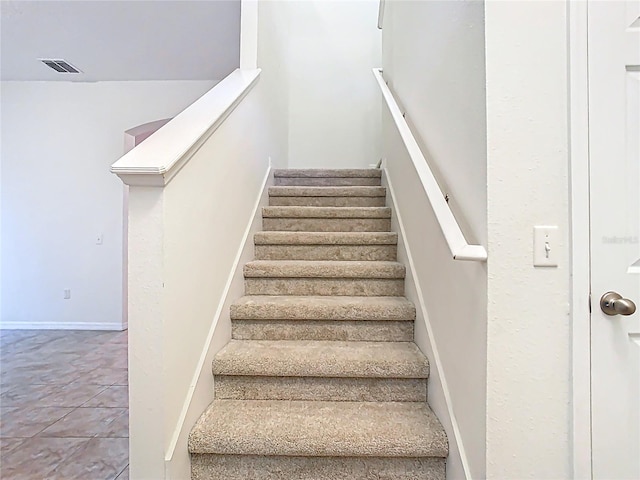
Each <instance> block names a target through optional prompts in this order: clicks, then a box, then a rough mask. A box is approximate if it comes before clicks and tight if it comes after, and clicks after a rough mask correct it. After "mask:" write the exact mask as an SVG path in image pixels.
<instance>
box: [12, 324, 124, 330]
mask: <svg viewBox="0 0 640 480" xmlns="http://www.w3.org/2000/svg"><path fill="white" fill-rule="evenodd" d="M126 329H127V326H126V325H123V324H122V323H117V322H114V323H93V322H0V330H113V331H120V332H121V331H122V330H126Z"/></svg>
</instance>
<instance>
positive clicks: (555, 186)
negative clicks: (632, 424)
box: [485, 1, 571, 480]
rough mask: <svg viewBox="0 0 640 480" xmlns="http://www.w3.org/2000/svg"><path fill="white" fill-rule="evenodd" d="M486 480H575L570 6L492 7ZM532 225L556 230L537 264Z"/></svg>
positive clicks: (488, 20)
mask: <svg viewBox="0 0 640 480" xmlns="http://www.w3.org/2000/svg"><path fill="white" fill-rule="evenodd" d="M485 20H486V49H487V54H486V55H487V57H486V58H487V60H486V61H487V137H488V148H487V154H488V167H487V183H488V237H489V263H488V267H489V282H488V285H489V305H488V326H487V344H488V347H487V478H492V479H505V480H506V479H513V478H518V479H526V478H530V479H561V478H570V477H571V470H570V465H571V448H570V438H569V425H570V407H569V404H570V401H571V397H570V362H569V359H570V351H571V348H570V341H571V340H570V339H571V336H570V317H569V315H568V313H569V307H568V304H569V273H570V266H569V258H568V247H567V241H566V239H567V236H568V230H569V226H568V173H567V169H568V145H567V141H568V140H567V135H568V125H567V95H568V92H567V61H568V59H567V18H566V4H565V2H560V1H555V2H487V3H486V16H485ZM534 225H558V226H559V228H560V235H559V240H560V244H559V245H557V249H558V260H559V267H558V268H534V267H533V265H532V261H533V254H532V245H533V242H532V234H533V226H534Z"/></svg>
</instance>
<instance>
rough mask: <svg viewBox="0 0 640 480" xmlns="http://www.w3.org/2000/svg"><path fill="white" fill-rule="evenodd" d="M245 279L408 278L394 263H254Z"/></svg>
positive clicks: (403, 268) (289, 261) (247, 271)
mask: <svg viewBox="0 0 640 480" xmlns="http://www.w3.org/2000/svg"><path fill="white" fill-rule="evenodd" d="M244 276H245V278H361V279H368V278H386V279H389V278H392V279H398V278H404V276H405V266H404V264H402V263H400V262H390V261H380V260H376V261H354V260H340V261H337V260H254V261H252V262H249V263H247V264H245V266H244Z"/></svg>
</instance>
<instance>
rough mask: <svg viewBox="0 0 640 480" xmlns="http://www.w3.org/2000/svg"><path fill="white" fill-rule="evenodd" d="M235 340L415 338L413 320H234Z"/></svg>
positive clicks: (372, 339) (393, 340) (356, 340)
mask: <svg viewBox="0 0 640 480" xmlns="http://www.w3.org/2000/svg"><path fill="white" fill-rule="evenodd" d="M231 335H232V338H234V339H236V340H334V341H351V342H412V341H413V322H389V321H383V322H375V321H360V322H358V321H355V322H350V321H334V320H267V321H265V320H232V334H231Z"/></svg>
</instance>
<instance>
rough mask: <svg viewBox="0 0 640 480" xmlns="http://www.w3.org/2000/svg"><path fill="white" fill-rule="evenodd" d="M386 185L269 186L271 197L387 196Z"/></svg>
mask: <svg viewBox="0 0 640 480" xmlns="http://www.w3.org/2000/svg"><path fill="white" fill-rule="evenodd" d="M386 194H387V192H386V189H385V188H384V187H378V186H358V185H356V186H347V187H314V186H293V185H286V186H284V185H283V186H273V187H269V196H270V197H385V196H386Z"/></svg>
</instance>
